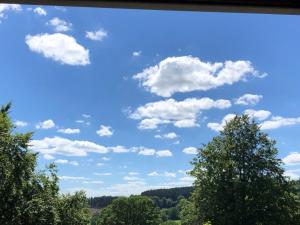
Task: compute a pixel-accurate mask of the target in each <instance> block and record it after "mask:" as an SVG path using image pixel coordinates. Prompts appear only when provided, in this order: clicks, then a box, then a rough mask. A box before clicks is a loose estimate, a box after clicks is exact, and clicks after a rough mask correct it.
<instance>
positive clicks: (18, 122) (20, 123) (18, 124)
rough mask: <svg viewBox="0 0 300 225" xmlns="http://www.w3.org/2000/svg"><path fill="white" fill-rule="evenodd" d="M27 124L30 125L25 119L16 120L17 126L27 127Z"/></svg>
mask: <svg viewBox="0 0 300 225" xmlns="http://www.w3.org/2000/svg"><path fill="white" fill-rule="evenodd" d="M27 125H28V123H27V122H25V121H22V120H16V121H15V126H17V127H26V126H27Z"/></svg>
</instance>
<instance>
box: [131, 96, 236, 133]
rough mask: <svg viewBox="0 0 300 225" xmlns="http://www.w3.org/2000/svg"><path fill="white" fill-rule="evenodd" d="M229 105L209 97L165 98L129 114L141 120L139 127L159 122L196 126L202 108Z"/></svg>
mask: <svg viewBox="0 0 300 225" xmlns="http://www.w3.org/2000/svg"><path fill="white" fill-rule="evenodd" d="M230 106H231V102H230V101H229V100H224V99H219V100H212V99H210V98H200V99H198V98H187V99H185V100H183V101H176V100H174V99H167V100H162V101H158V102H151V103H147V104H146V105H144V106H140V107H138V108H137V109H136V110H135V111H134V112H132V113H131V114H130V118H131V119H136V120H141V121H140V124H139V126H138V127H139V128H140V129H155V128H157V126H158V125H160V124H169V123H172V124H173V125H174V126H176V127H195V126H198V123H197V117H198V115H199V114H200V113H201V112H202V111H203V110H209V109H212V108H217V109H226V108H229V107H230Z"/></svg>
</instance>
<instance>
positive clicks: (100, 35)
mask: <svg viewBox="0 0 300 225" xmlns="http://www.w3.org/2000/svg"><path fill="white" fill-rule="evenodd" d="M107 35H108V34H107V31H105V30H103V29H99V30H96V31H86V33H85V37H86V38H87V39H90V40H93V41H102V40H103V39H104V38H105V37H107Z"/></svg>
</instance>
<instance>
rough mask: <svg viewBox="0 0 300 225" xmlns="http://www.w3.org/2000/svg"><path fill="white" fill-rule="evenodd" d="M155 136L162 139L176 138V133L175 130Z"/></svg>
mask: <svg viewBox="0 0 300 225" xmlns="http://www.w3.org/2000/svg"><path fill="white" fill-rule="evenodd" d="M154 137H155V138H162V139H175V138H177V137H178V136H177V134H176V133H175V132H170V133H167V134H164V135H159V134H157V135H155V136H154Z"/></svg>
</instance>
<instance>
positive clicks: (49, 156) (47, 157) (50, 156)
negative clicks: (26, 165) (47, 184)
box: [43, 154, 55, 160]
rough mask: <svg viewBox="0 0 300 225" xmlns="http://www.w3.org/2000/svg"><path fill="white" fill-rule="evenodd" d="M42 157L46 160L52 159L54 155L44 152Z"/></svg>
mask: <svg viewBox="0 0 300 225" xmlns="http://www.w3.org/2000/svg"><path fill="white" fill-rule="evenodd" d="M43 157H44V159H46V160H52V159H55V157H54V156H52V155H49V154H44V155H43Z"/></svg>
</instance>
